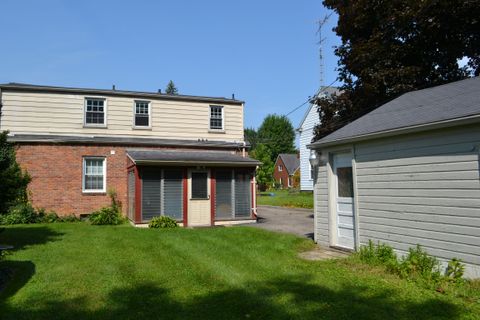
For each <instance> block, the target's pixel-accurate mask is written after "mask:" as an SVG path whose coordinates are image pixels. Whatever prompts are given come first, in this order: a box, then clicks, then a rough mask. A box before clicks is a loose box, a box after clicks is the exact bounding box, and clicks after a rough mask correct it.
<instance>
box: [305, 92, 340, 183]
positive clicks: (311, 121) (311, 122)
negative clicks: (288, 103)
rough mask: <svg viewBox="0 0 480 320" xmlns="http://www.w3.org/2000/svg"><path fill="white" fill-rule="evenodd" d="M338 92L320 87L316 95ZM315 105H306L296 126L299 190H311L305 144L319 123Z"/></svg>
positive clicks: (310, 171) (310, 141)
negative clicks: (298, 152) (298, 147)
mask: <svg viewBox="0 0 480 320" xmlns="http://www.w3.org/2000/svg"><path fill="white" fill-rule="evenodd" d="M337 92H338V89H337V88H334V87H321V88H320V90H319V91H318V92H317V94H316V96H327V95H329V96H330V95H333V94H335V93H337ZM317 107H318V106H317V105H316V104H313V103H310V105H309V106H308V108H307V110H306V112H305V115H304V116H303V118H302V121H300V124H299V126H298V128H297V130H296V131H297V132H298V135H299V146H300V190H301V191H313V175H312V168H311V166H310V162H309V161H308V158H309V157H310V150H308V148H307V145H308V144H310V143H312V139H313V129H314V128H315V126H316V125H317V124H319V123H320V120H319V119H320V118H319V115H318V112H317Z"/></svg>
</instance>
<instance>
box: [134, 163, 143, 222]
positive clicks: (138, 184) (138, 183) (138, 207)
mask: <svg viewBox="0 0 480 320" xmlns="http://www.w3.org/2000/svg"><path fill="white" fill-rule="evenodd" d="M133 169H134V172H135V223H142V180H141V179H140V174H139V172H138V167H137V166H135V167H133Z"/></svg>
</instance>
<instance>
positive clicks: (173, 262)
mask: <svg viewBox="0 0 480 320" xmlns="http://www.w3.org/2000/svg"><path fill="white" fill-rule="evenodd" d="M0 243H10V244H13V245H15V247H16V248H17V249H16V251H14V252H13V254H11V255H10V256H9V257H8V259H7V261H4V262H2V263H0V265H3V268H5V266H8V267H9V268H13V269H14V270H15V273H14V280H13V281H11V282H10V284H9V286H8V287H7V288H6V289H4V290H3V291H2V293H1V294H0V318H1V319H249V318H250V319H393V318H395V319H475V317H478V315H480V306H479V304H478V298H479V297H478V296H476V297H473V298H472V297H470V298H461V297H458V296H454V295H453V294H441V293H438V292H435V291H434V290H427V289H422V288H421V287H420V286H418V285H416V284H415V283H411V282H407V281H403V280H400V279H398V278H396V277H394V276H391V275H387V274H385V273H383V272H380V271H379V270H372V269H371V268H370V267H366V266H365V265H361V264H359V263H357V262H355V261H354V260H353V259H347V260H342V261H315V262H312V261H304V260H301V259H299V258H298V257H297V253H298V251H299V250H306V249H308V248H310V247H311V246H312V245H313V244H312V243H311V242H310V241H309V240H306V239H301V238H297V237H295V236H291V235H286V234H279V233H273V232H268V231H264V230H260V229H256V228H250V227H233V228H205V229H193V230H192V229H176V230H153V229H140V228H133V227H130V226H127V225H123V226H117V227H110V226H104V227H101V226H90V225H88V224H85V223H73V224H69V223H65V224H60V223H58V224H49V225H28V226H15V227H9V228H7V229H6V230H5V231H4V232H2V233H0Z"/></svg>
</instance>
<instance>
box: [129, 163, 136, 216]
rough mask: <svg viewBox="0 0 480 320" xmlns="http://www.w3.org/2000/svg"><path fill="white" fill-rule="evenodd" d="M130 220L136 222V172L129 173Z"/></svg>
mask: <svg viewBox="0 0 480 320" xmlns="http://www.w3.org/2000/svg"><path fill="white" fill-rule="evenodd" d="M128 218H129V219H130V220H132V221H133V220H135V172H134V171H129V172H128Z"/></svg>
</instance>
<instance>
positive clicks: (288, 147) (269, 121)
mask: <svg viewBox="0 0 480 320" xmlns="http://www.w3.org/2000/svg"><path fill="white" fill-rule="evenodd" d="M257 136H258V143H263V144H264V145H265V146H266V147H267V148H268V149H269V150H270V156H271V158H270V159H271V160H272V161H273V162H275V160H276V158H277V156H278V155H279V154H280V153H295V152H296V150H295V130H294V129H293V126H292V123H291V122H290V120H288V118H287V117H286V116H279V115H275V114H270V115H267V116H266V117H265V119H264V120H263V122H262V124H261V125H260V128H258V135H257Z"/></svg>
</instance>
